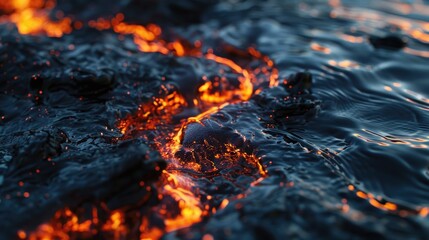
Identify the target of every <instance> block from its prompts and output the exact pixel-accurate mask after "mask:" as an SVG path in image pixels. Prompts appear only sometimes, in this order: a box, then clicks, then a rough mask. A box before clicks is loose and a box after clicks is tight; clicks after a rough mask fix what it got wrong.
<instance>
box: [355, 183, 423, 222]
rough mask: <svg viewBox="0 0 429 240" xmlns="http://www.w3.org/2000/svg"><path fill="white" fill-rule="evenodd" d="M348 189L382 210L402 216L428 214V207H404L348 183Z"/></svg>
mask: <svg viewBox="0 0 429 240" xmlns="http://www.w3.org/2000/svg"><path fill="white" fill-rule="evenodd" d="M348 189H349V191H352V192H355V194H356V196H357V197H359V198H362V199H365V200H367V201H368V203H369V204H371V205H372V206H373V207H376V208H378V209H381V210H384V211H390V212H395V213H397V214H399V215H400V216H402V217H405V216H409V215H419V216H420V217H426V216H427V215H428V214H429V207H418V208H416V209H409V208H406V207H402V206H399V205H398V204H396V203H393V202H389V201H385V200H383V199H382V198H381V197H379V196H374V195H373V194H371V193H366V192H364V191H361V190H358V189H356V187H355V186H353V185H348Z"/></svg>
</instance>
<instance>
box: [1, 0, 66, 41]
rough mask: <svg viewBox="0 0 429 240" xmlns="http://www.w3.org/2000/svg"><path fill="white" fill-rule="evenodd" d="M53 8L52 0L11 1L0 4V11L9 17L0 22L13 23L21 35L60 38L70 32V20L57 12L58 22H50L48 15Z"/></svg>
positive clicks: (53, 2) (2, 18)
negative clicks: (42, 35)
mask: <svg viewBox="0 0 429 240" xmlns="http://www.w3.org/2000/svg"><path fill="white" fill-rule="evenodd" d="M54 6H55V1H54V0H46V1H45V0H12V1H6V2H1V3H0V10H2V11H3V12H6V13H7V14H9V15H6V16H4V17H1V18H0V22H4V21H10V22H13V23H14V24H15V25H16V27H17V28H18V31H19V33H21V34H46V35H48V36H50V37H61V36H63V35H64V34H67V33H70V32H71V31H72V26H71V19H70V18H68V17H63V16H62V15H63V14H62V13H61V12H57V13H56V14H57V17H58V18H59V20H58V21H52V20H51V19H50V18H49V14H50V12H51V10H52V8H54Z"/></svg>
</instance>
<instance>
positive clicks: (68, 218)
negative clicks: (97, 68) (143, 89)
mask: <svg viewBox="0 0 429 240" xmlns="http://www.w3.org/2000/svg"><path fill="white" fill-rule="evenodd" d="M54 6H55V2H54V1H52V0H47V1H44V0H35V1H30V0H14V1H11V2H8V3H0V9H1V10H3V11H4V12H6V13H7V14H8V15H6V16H5V17H4V19H2V20H3V21H9V22H12V23H14V24H15V25H16V26H17V28H18V30H19V32H20V33H21V34H45V35H47V36H50V37H61V36H62V35H63V34H67V33H70V32H71V31H72V27H71V26H72V21H71V19H70V18H68V17H64V16H62V14H60V13H59V14H57V16H58V19H60V20H58V21H52V20H51V19H49V15H48V14H49V13H50V12H51V11H52V9H53V8H54ZM124 18H125V16H124V15H123V14H121V13H119V14H117V15H116V16H115V17H114V18H112V19H103V18H99V19H96V20H92V21H89V22H88V23H87V26H89V27H91V28H94V29H97V30H99V31H104V30H108V31H109V30H110V31H113V32H115V33H117V34H120V35H131V36H132V37H133V39H134V42H135V44H136V45H137V47H138V49H139V50H140V51H142V52H157V53H161V54H172V55H175V56H177V57H181V56H192V57H198V58H204V59H206V60H209V61H213V62H216V63H217V64H219V65H220V66H222V68H223V69H224V70H226V69H229V70H231V71H232V72H233V73H235V74H237V79H235V80H236V82H235V83H234V82H231V79H226V78H224V77H219V78H218V79H215V80H209V79H207V78H204V77H203V79H202V83H201V85H200V86H199V87H198V91H197V93H196V97H195V99H193V101H192V103H189V102H187V101H186V100H185V98H184V97H183V96H182V95H181V94H180V93H179V92H178V91H177V90H175V89H174V87H172V86H168V85H163V86H162V90H161V91H160V92H159V96H157V97H153V98H152V99H151V101H148V103H144V104H142V105H140V106H139V108H138V110H137V112H136V113H135V114H133V115H129V116H127V117H125V118H123V119H121V120H120V121H119V123H118V129H119V130H120V132H121V133H122V134H124V138H125V139H126V138H131V137H132V133H134V132H143V131H154V132H155V133H156V134H157V135H158V137H157V138H156V139H155V142H156V147H157V149H158V151H159V152H160V153H161V155H162V157H163V158H164V159H166V160H167V161H168V163H169V165H168V166H167V168H166V169H165V170H164V171H163V173H162V176H161V178H160V181H159V183H158V192H159V196H158V198H159V200H160V204H159V206H157V207H156V209H155V211H156V214H157V215H158V216H159V217H161V218H162V219H163V221H164V225H165V226H164V227H162V228H161V227H160V226H153V225H151V224H152V223H151V222H150V221H149V220H148V219H147V218H146V217H141V218H140V220H141V224H140V227H139V232H140V239H159V238H160V237H161V236H162V235H163V234H164V233H165V232H170V231H174V230H177V229H181V228H184V227H188V226H190V225H192V224H194V223H197V222H200V221H201V220H202V219H203V218H204V217H205V216H207V215H208V214H210V213H211V212H214V211H216V209H215V208H216V207H217V206H208V205H205V206H203V204H202V203H201V201H200V196H199V195H198V193H197V191H196V186H194V183H193V181H192V179H191V177H190V176H188V175H186V174H183V173H182V172H180V171H178V170H177V169H183V168H186V169H189V170H193V171H195V172H199V173H204V171H206V170H205V169H204V167H203V166H202V164H199V163H197V162H193V161H184V160H183V159H179V158H177V157H176V156H175V154H176V153H177V151H178V150H179V149H180V148H181V144H182V142H181V138H182V137H183V133H184V131H185V130H186V127H187V126H188V125H189V124H193V123H200V124H202V123H201V122H202V121H203V120H204V119H207V118H209V117H210V115H211V114H213V113H215V112H217V111H219V109H221V108H223V107H224V106H226V105H228V104H230V103H235V102H238V101H246V100H248V99H250V97H251V96H252V95H253V94H254V92H255V86H257V85H258V84H261V83H265V82H266V83H267V85H268V86H270V87H273V86H277V85H278V70H277V69H276V68H275V67H274V62H273V61H272V60H271V59H270V58H268V57H267V56H264V55H262V54H261V53H260V52H258V51H257V50H256V49H255V48H253V47H251V48H249V49H247V51H244V54H246V56H248V57H250V58H251V59H253V60H254V61H259V62H260V65H261V66H260V67H258V68H257V69H250V68H246V67H242V66H240V65H239V64H238V63H236V62H235V61H234V60H232V59H229V58H226V57H222V56H218V55H215V54H214V53H213V52H212V51H209V52H207V53H203V52H201V51H200V47H201V45H202V43H201V41H196V42H195V43H194V44H193V45H191V46H192V47H189V44H188V45H185V44H183V43H182V42H180V41H172V42H168V41H166V40H164V39H162V38H161V34H162V30H161V28H160V27H159V26H157V25H155V24H149V25H147V26H142V25H137V24H128V23H125V22H124ZM77 23H78V24H77ZM73 26H74V28H76V29H80V28H81V27H82V26H83V23H81V22H75V23H74V24H73ZM185 46H186V47H185ZM190 105H192V106H193V107H195V108H197V109H198V111H199V112H200V114H199V115H197V116H194V117H189V118H187V119H183V120H182V121H181V122H180V123H173V118H174V116H176V115H177V114H179V113H181V112H182V111H183V110H184V109H185V108H187V107H189V106H190ZM171 126H173V127H171ZM208 147H211V148H218V151H222V152H221V153H216V155H215V158H216V159H218V161H224V162H225V163H227V166H229V165H233V164H236V162H237V161H244V162H246V163H247V165H248V166H250V168H251V169H249V170H246V171H247V172H249V173H250V174H256V175H259V176H256V178H257V179H259V180H258V181H260V179H261V177H265V176H266V175H267V172H266V170H265V169H264V166H263V165H262V164H261V163H260V160H261V159H260V158H259V157H257V156H256V155H254V154H253V153H248V152H245V151H243V150H242V149H240V148H238V147H237V146H234V145H233V144H230V143H223V144H221V145H220V146H208ZM213 162H214V159H206V163H208V164H211V163H213ZM228 164H229V165H228ZM252 169H254V170H255V171H256V173H253V172H252ZM213 170H217V167H216V166H215V164H214V163H213ZM206 197H210V196H206ZM167 198H170V199H174V201H175V202H176V203H177V206H178V209H179V211H178V213H176V214H172V213H170V211H169V209H170V206H168V204H167V203H164V202H163V199H167ZM225 203H228V200H227V199H225V200H224V201H223V202H222V204H221V206H220V208H223V207H225V206H226V205H225ZM129 231H130V229H127V227H126V225H125V216H124V213H123V212H122V211H121V210H116V211H113V212H110V216H109V217H108V218H104V219H103V220H102V219H100V218H99V216H98V210H97V208H95V207H94V208H93V210H92V218H90V219H88V217H87V216H86V217H82V216H80V215H78V214H76V213H74V212H72V211H71V210H70V209H68V208H65V209H62V210H59V211H57V212H56V214H55V216H54V217H53V219H52V220H51V221H50V222H49V223H45V224H42V225H40V226H39V227H38V228H37V229H36V230H35V231H34V232H31V233H26V232H24V231H19V232H18V233H17V235H18V237H19V238H20V239H34V240H36V239H44V240H50V239H75V238H91V237H93V236H95V235H97V236H98V235H101V236H108V237H109V238H112V239H124V238H126V237H127V234H128V233H129ZM206 238H207V237H206Z"/></svg>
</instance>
